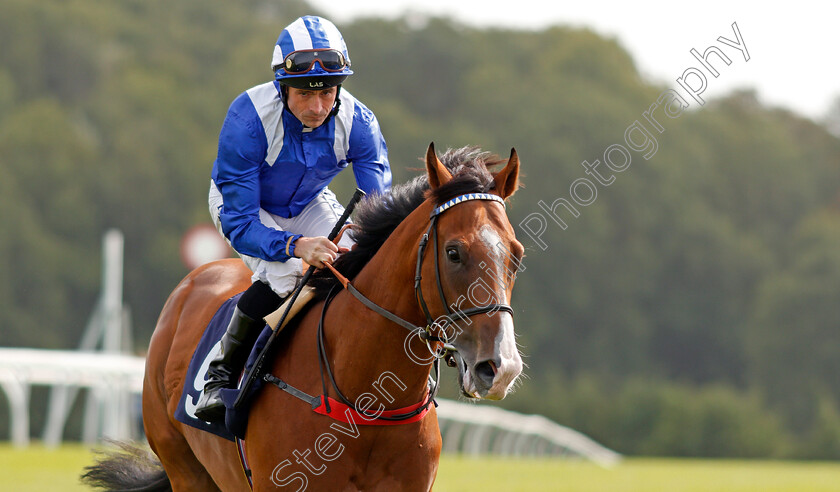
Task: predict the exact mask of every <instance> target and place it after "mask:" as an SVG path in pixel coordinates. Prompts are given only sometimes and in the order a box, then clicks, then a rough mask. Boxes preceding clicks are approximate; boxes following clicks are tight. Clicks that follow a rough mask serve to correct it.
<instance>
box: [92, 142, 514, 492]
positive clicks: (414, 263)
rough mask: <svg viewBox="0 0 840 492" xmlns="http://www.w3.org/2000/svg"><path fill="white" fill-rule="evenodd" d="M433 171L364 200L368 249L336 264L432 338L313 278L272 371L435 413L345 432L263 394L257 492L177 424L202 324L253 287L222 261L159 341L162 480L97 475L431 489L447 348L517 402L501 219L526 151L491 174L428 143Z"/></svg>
mask: <svg viewBox="0 0 840 492" xmlns="http://www.w3.org/2000/svg"><path fill="white" fill-rule="evenodd" d="M425 161H426V176H420V177H417V178H415V179H414V180H412V181H410V182H409V183H407V184H404V185H398V186H395V187H394V189H393V190H392V192H391V193H390V194H386V195H383V196H378V197H377V196H373V197H368V199H366V200H364V201H363V202H362V203H360V204H359V207H358V208H357V211H356V218H355V224H354V229H353V236H354V239H355V240H356V243H357V244H356V247H355V248H354V249H353V250H352V251H351V252H349V253H345V254H344V255H342V256H341V257H340V258H339V259H338V260H337V261H336V263H335V265H334V266H335V268H336V269H337V270H338V271H340V272H341V273H343V274H344V275H346V276H347V277H349V278H350V279H351V280H352V286H353V287H354V288H355V289H356V290H357V292H359V293H363V295H364V297H365V298H367V299H368V300H369V301H370V302H371V303H373V304H374V305H375V306H378V307H380V311H387V312H388V313H390V314H391V315H392V316H394V317H396V318H399V319H401V320H403V321H407V322H408V323H409V324H411V325H415V326H419V327H426V328H425V330H426V331H425V336H424V335H423V333H413V332H407V331H406V330H404V329H402V328H401V327H400V326H398V325H397V324H395V323H394V322H393V321H392V320H391V319H388V318H386V317H385V316H383V315H382V314H381V312H380V311H377V310H375V309H371V308H369V307H368V306H365V305H363V304H362V303H361V302H360V300H359V299H358V298H356V297H355V296H354V295H351V292H350V291H349V290H347V289H344V290H340V291H339V289H335V290H333V288H332V287H331V284H333V285H334V284H336V283H337V282H336V281H335V280H334V278H332V277H329V278H328V276H329V274H328V273H323V274H320V275H319V276H318V278H317V279H316V282H315V283H316V290H317V292H318V293H319V295H318V297H319V300H317V301H316V302H314V303H310V307H309V309H308V310H305V311H304V312H303V313H302V314H301V315H299V316H297V317H296V318H295V319H294V320H293V321H292V323H291V324H289V325H288V326H287V327H286V328H285V329H284V330H283V332H282V333H281V334H279V336H278V340H279V341H280V342H281V343H280V344H279V345H280V346H279V348H278V350H276V351H275V353H274V357H273V359H272V360H271V361H270V362H269V363H268V364H267V365H268V371H267V372H268V373H270V374H271V375H274V376H279V377H282V378H283V379H284V380H285V381H288V382H289V384H293V385H294V386H295V387H296V388H298V389H300V390H302V391H304V392H306V393H308V394H319V392H320V391H322V389H323V390H324V391H325V392H326V393H327V394H328V396H331V397H333V398H338V395H339V393H338V392H337V391H336V390H337V389H338V388H340V391H341V393H342V394H343V395H348V396H349V399H350V400H351V401H353V402H355V403H356V405H357V406H358V407H359V408H363V409H367V410H370V412H373V411H374V410H379V411H388V410H394V409H404V408H407V407H411V408H413V407H414V406H417V404H418V402H423V401H424V399H428V402H427V407H428V413H426V414H425V416H423V417H422V418H420V419H419V420H416V421H413V422H412V423H407V424H406V423H404V424H399V425H362V424H367V423H368V422H361V421H358V420H357V421H355V422H354V421H353V419H351V420H350V422H349V423H348V422H338V421H336V420H333V419H331V418H329V417H326V416H324V415H319V414H317V413H315V412H313V411H312V409H311V408H309V407H308V406H307V405H305V404H304V403H303V402H301V401H300V400H299V399H298V398H295V397H294V396H292V395H290V394H289V393H287V392H284V391H279V390H278V389H277V388H276V387H274V386H271V385H266V386H265V387H263V388H262V389H261V390H260V391H259V392H258V393H257V395H256V397H255V398H254V400H253V403H252V406H251V410H250V414H249V424H248V427H247V431H246V434H245V439H244V442H243V448H244V454H245V455H246V457H247V460H248V464H249V465H250V469H251V480H252V481H253V483H252V484H251V485H249V481H248V479H247V478H246V475H245V473H243V468H242V465H241V463H240V456H239V454H238V453H239V452H238V450H237V447H236V444H235V443H234V442H231V441H229V440H226V439H224V438H221V437H218V436H216V435H213V434H211V433H208V432H204V431H200V430H198V429H195V428H193V427H190V426H187V425H184V424H182V423H181V422H179V421H177V420H175V418H174V417H173V414H174V412H175V409H176V407H177V405H178V400H179V398H180V395H181V392H182V388H183V385H184V383H185V381H184V379H185V373H186V370H187V365H188V363H189V361H190V358H191V355H192V353H193V350H194V349H195V347H196V345H197V343H198V340H199V339H200V337H201V335H202V331H203V330H204V327H206V326H207V324H208V322H209V321H210V319H211V317H213V315H214V313H215V312H216V310H217V309H218V308H219V306H220V305H221V304H222V303H223V302H224V301H225V300H226V299H229V298H230V297H231V296H234V295H235V294H237V293H239V292H242V291H244V290H245V289H246V288H248V286H249V285H250V283H251V280H250V277H251V272H250V271H249V270H248V269H247V268H246V267H245V265H244V263H242V262H241V261H239V260H238V259H236V260H234V259H229V260H222V261H219V262H214V263H211V264H208V265H205V266H202V267H199V268H198V269H196V270H194V271H193V272H191V273H190V274H189V275H187V277H186V278H185V279H184V280H183V281H182V282H181V283H180V284H179V285H178V286H177V287H176V288H175V290H174V291H173V292H172V294H171V295H170V296H169V298H168V300H167V301H166V304H165V306H164V308H163V311H162V312H161V315H160V318H159V320H158V322H157V326H156V328H155V331H154V334H153V335H152V338H151V342H150V346H149V351H148V356H147V360H146V373H145V380H144V386H143V421H144V426H145V430H146V436H147V439H148V441H149V444H150V446H151V449H152V450H153V451H154V453H155V454H156V455H157V458H158V459H159V463H157V462H156V461H154V460H153V463H152V466H153V467H157V469H156V470H152V472H143V471H141V470H139V468H138V465H136V464H135V463H134V462H133V461H132V459H130V458H129V459H126V458H123V459H122V460H121V461H120V460H115V459H114V458H111V460H110V462H108V460H107V459H106V460H103V462H101V463H100V464H99V465H97V466H95V467H90V468H89V470H91V471H90V472H89V473H88V474H89V475H90V474H96V473H97V472H98V474H99V478H100V479H101V478H102V477H103V476H106V475H108V473H109V471H108V469H109V468H110V470H111V471H113V472H115V473H113V474H117V473H122V475H123V477H125V476H127V475H131V473H135V474H136V476H137V478H136V480H134V481H133V482H132V481H131V480H129V481H128V483H127V482H126V480H123V482H122V483H123V485H124V486H126V487H127V488H128V487H129V486H130V487H133V488H131V490H170V487H171V490H174V491H176V492H177V491H188V490H189V491H196V490H202V491H204V490H206V491H214V490H224V491H248V490H250V487H253V490H256V491H263V490H275V489H278V488H286V487H288V489H289V490H307V489H308V490H366V491H371V490H373V491H378V490H381V491H415V490H416V491H428V490H430V489H431V487H432V485H433V483H434V480H435V476H436V474H437V467H438V461H439V458H440V451H441V435H440V429H439V427H438V420H437V416H436V413H435V410H434V405H428V403H429V402H430V401H431V398H429V392H430V390H429V387H430V374H431V368H432V366H433V364H432V362H431V361H432V360H433V359H434V358H435V357H437V356H439V355H440V353H442V351H441V350H440V349H441V348H442V346H443V344H444V342H446V343H447V345H446V346H447V347H448V348H450V349H452V350H457V355H458V360H459V364H458V365H459V367H460V377H459V384H460V386H461V388H460V390H461V393H462V394H463V395H464V396H466V397H468V398H486V399H501V398H504V397H505V395H506V394H507V393H508V391H509V390H510V389H511V387H512V386H513V385H514V382H515V381H516V380H517V378H518V376H519V374H520V373H521V371H522V359H521V356H520V354H519V350H518V349H517V346H516V341H515V334H514V329H513V317H512V310H510V308H509V306H508V304H509V300H510V297H511V294H512V289H513V280H514V277H515V272H516V271H517V269H518V268H519V262H520V261H521V258H522V255H523V247H522V245H521V244H520V243H519V242H518V241H517V240H516V238H515V235H514V231H513V227H512V226H511V224H510V222H509V220H508V218H507V215H506V213H505V207H504V200H505V199H506V198H508V197H509V196H511V195H512V194H513V193H514V191H515V190H516V189H517V187H518V176H519V159H518V157H517V154H516V151H515V150H513V149H511V155H510V158H509V159H508V160H507V162H506V164H505V166H504V168H503V169H501V170H500V171H498V172H495V173H491V172H490V171H489V170H488V166H493V165H500V164H502V163H504V162H505V161H504V160H500V159H498V158H496V157H495V156H490V155H489V153H486V152H481V151H479V150H478V149H476V148H474V147H465V148H463V149H457V150H450V151H448V152H447V153H445V154H444V155H443V156H441V158H438V156H437V154H436V153H435V150H434V146H433V145H430V146H429V149H428V151H427V153H426V159H425ZM430 217H431V219H430ZM430 222H432V223H436V225H435V226H434V228H433V227H432V226H430ZM432 229H433V230H432ZM430 235H431V236H430ZM427 243H428V245H429V248H428V250H429V252H424V251H425V246H426V244H427ZM418 252H419V253H418ZM415 253H416V254H415ZM322 272H323V271H322ZM415 283H416V284H417V285H416V288H415ZM327 291H332V293H331V294H329V295H326V294H325V292H327ZM336 291H338V293H337V294H335V292H336ZM325 297H327V298H325ZM325 305H326V306H327V307H328V308H329V309H325ZM487 306H490V308H488V307H487ZM431 320H434V322H431ZM441 320H443V322H441ZM319 325H320V329H319ZM317 339H320V340H321V342H322V346H323V347H324V354H323V356H322V355H321V354H319V351H318V348H319V343H316V340H317ZM321 357H323V359H321V360H319V359H320V358H321ZM322 361H326V363H327V364H328V367H330V368H331V377H332V378H333V380H334V385H333V386H332V387H327V385H326V384H323V375H322V374H321V372H320V371H319V362H322ZM360 401H361V403H360ZM161 466H162V470H161V469H160V468H161ZM132 467H135V468H137V469H134V470H132ZM103 483H108V480H107V479H105V480H100V486H101V484H103ZM112 483H117V481H116V480H115V481H113V482H112Z"/></svg>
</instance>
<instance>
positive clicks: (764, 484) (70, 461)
mask: <svg viewBox="0 0 840 492" xmlns="http://www.w3.org/2000/svg"><path fill="white" fill-rule="evenodd" d="M93 459H94V457H93V454H92V453H91V451H90V449H89V448H88V447H87V446H83V445H65V446H62V447H61V448H59V449H56V450H49V449H45V448H43V447H42V446H38V445H33V446H31V447H29V448H25V449H16V448H14V447H12V446H10V445H9V444H6V443H3V444H0V491H6V490H8V491H15V492H44V491H62V492H65V491H67V492H72V491H80V490H86V489H84V488H83V487H82V486H81V484H80V483H79V479H78V477H79V474H80V473H81V471H82V469H83V468H84V467H85V466H87V465H89V464H91V463H93ZM434 490H435V492H471V491H476V492H477V491H481V492H488V491H505V492H515V491H527V492H536V491H552V492H553V491H558V492H562V491H569V492H840V463H798V462H784V461H779V462H776V461H734V460H682V459H679V460H678V459H640V458H635V459H626V460H624V461H623V462H622V463H620V464H618V465H616V466H614V467H612V468H601V467H599V466H597V465H594V464H592V463H588V462H582V461H573V460H563V459H522V458H467V457H461V456H452V455H448V456H444V457H443V459H442V460H441V463H440V470H439V472H438V478H437V482H436V484H435V489H434Z"/></svg>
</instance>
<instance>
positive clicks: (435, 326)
mask: <svg viewBox="0 0 840 492" xmlns="http://www.w3.org/2000/svg"><path fill="white" fill-rule="evenodd" d="M471 200H487V201H494V202H498V203H501V204H502V206H503V207H504V206H505V202H504V200H503V199H502V198H501V197H499V196H497V195H493V194H490V193H467V194H464V195H460V196H457V197H455V198H453V199H451V200H449V201H447V202H446V203H444V204H442V205H440V206H439V207H436V208H435V209H434V210H433V211H432V213H431V215H430V217H429V227H428V228H427V229H426V232H425V233H424V234H423V236H422V238H421V239H420V245H419V247H418V248H417V267H416V270H415V276H414V291H415V295H416V297H417V303H418V304H419V306H420V309H421V310H422V311H423V315H424V316H425V317H426V326H417V325H415V324H413V323H411V322H410V321H407V320H405V319H403V318H401V317H399V316H397V315H396V314H394V313H392V312H390V311H388V310H387V309H385V308H383V307H381V306H379V305H378V304H376V303H375V302H373V301H371V300H370V299H369V298H367V297H366V296H365V295H364V294H362V293H361V292H359V290H358V289H356V287H355V286H354V285H353V284H352V283H351V282H350V280H348V279H347V278H346V277H345V276H344V275H342V274H341V273H339V272H338V270H336V269H335V267H333V266H332V265H331V264H329V263H326V264H325V265H326V267H327V268H328V269H329V270H330V271H331V272H332V273H333V275H335V276H336V278H337V279H338V280H339V282H340V283H341V285H342V286H343V287H344V289H346V290H347V291H348V292H350V294H352V295H353V297H355V298H356V299H358V300H359V302H361V303H362V304H363V305H365V306H366V307H367V308H368V309H370V310H372V311H374V312H376V313H377V314H379V315H381V316H383V317H384V318H386V319H388V320H389V321H391V322H393V323H396V324H398V325H400V326H402V327H403V328H405V329H406V330H408V331H409V332H411V333H415V334H417V336H418V337H419V338H420V339H421V340H424V341H425V342H426V344H427V346H429V348H430V353H432V354H433V355H434V357H435V360H434V362H433V363H432V367H433V369H434V372H435V376H434V377H432V376H431V375H430V376H429V379H430V381H429V385H430V388H429V392H428V394H427V396H426V397H425V398H424V401H423V402H422V404H421V405H420V406H418V407H416V408H414V409H413V410H411V411H408V412H405V413H399V414H391V415H388V416H385V415H380V414H374V413H370V412H369V411H368V410H367V409H361V408H359V407H357V406H356V405H355V403H353V402H351V401H350V400H349V399H348V398H347V397H345V396H344V394H343V393H342V392H341V391H340V390H339V389H338V386H337V384H336V382H335V377H334V376H333V372H332V369H331V368H330V364H329V360H328V358H327V354H326V349H325V342H324V317H325V316H326V312H327V308H328V306H329V304H330V303H331V302H332V300H333V298H334V297H335V295H336V294H337V291H336V287H337V286H334V287H333V289H332V290H330V292H329V293H328V294H327V298H326V300H325V301H324V306H323V308H322V310H321V319H320V321H319V322H318V358H319V364H320V366H321V384H322V387H323V392H324V397H323V400H321V399H320V398H321V397H316V398H315V399H314V401H317V402H318V403H321V404H323V405H324V406H325V407H326V412H327V413H329V412H330V405H329V399H328V398H327V397H326V395H327V383H326V379H327V378H325V373H326V376H327V377H328V379H329V380H330V383H331V385H332V388H333V390H334V391H335V393H336V395H337V396H338V399H339V401H341V402H342V403H344V404H345V405H347V406H348V407H350V408H352V409H353V410H354V411H355V412H358V413H359V414H360V415H362V416H364V417H365V418H367V419H369V420H380V421H402V420H408V419H412V418H414V417H417V416H418V415H419V414H421V413H425V412H427V411H428V407H429V405H431V404H432V403H433V402H434V398H435V396H436V395H437V391H438V386H439V381H440V378H439V377H438V375H439V367H440V359H441V358H442V357H445V356H452V357H453V358H454V359H455V363H456V364H457V365H458V367H459V378H460V375H461V374H460V371H462V370H464V363H463V360H462V359H461V357H460V355H458V351H457V349H456V348H455V347H454V346H453V345H452V344H451V343H449V339H448V338H447V337H446V336H445V333H444V329H445V328H446V327H447V326H448V325H449V324H451V323H452V322H454V320H456V319H461V320H465V319H468V318H469V317H470V316H475V315H478V314H485V313H495V312H497V311H504V312H507V313H510V315H511V316H513V308H511V307H510V305H508V304H500V303H490V304H486V305H482V306H476V307H472V308H467V309H462V310H457V311H453V310H451V309H450V307H449V304H448V303H447V301H446V295H445V294H444V292H443V283H442V281H441V275H440V259H439V254H438V252H439V246H438V232H437V220H438V217H440V215H441V214H442V213H443V212H445V211H446V210H449V209H450V208H452V207H454V206H455V205H458V204H460V203H464V202H466V201H471ZM430 238H431V239H432V243H433V244H434V258H435V278H436V282H437V287H438V295H439V297H440V300H441V303H442V304H443V306H444V310H445V311H446V314H445V315H443V316H441V317H439V318H437V320H436V319H435V318H433V317H432V315H431V313H430V312H429V308H428V306H427V304H426V301H425V298H424V296H423V289H422V287H421V282H422V279H423V278H422V274H421V271H422V267H423V259H424V257H425V253H426V249H427V245H428V242H429V239H430ZM441 318H443V319H444V323H443V324H441V323H440V322H439V320H440V319H441ZM435 331H437V332H438V334H437V335H436V334H434V332H435ZM430 342H433V343H442V344H443V345H442V347H437V348H436V349H435V350H434V352H432V350H431V346H430V345H429V343H430ZM264 379H265V380H266V381H267V382H270V383H273V384H275V385H277V386H278V387H280V389H283V390H284V391H287V392H290V393H292V394H294V393H295V392H298V393H300V392H299V391H298V390H296V389H295V388H292V387H290V386H288V385H287V384H286V383H285V382H283V381H280V380H279V379H277V378H275V377H273V376H271V375H268V374H267V375H266V377H264ZM278 383H282V384H278ZM290 390H292V391H290ZM303 395H304V396H306V397H307V398H301V396H299V395H295V396H297V397H298V398H301V399H303V400H304V401H311V400H312V399H313V397H310V396H309V395H305V394H303ZM314 407H315V404H314V403H313V408H314ZM412 407H415V406H412Z"/></svg>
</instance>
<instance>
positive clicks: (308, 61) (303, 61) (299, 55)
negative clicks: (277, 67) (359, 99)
mask: <svg viewBox="0 0 840 492" xmlns="http://www.w3.org/2000/svg"><path fill="white" fill-rule="evenodd" d="M316 61H318V62H320V63H321V68H323V69H324V70H326V71H327V72H340V71H342V70H344V69H345V68H347V67H348V66H349V64H348V63H347V59H346V58H344V53H342V52H340V51H338V50H331V49H325V50H317V49H316V50H300V51H293V52H291V53H289V55H288V56H287V57H286V58H285V59H284V60H283V70H285V71H286V73H287V74H289V75H298V74H302V73H306V72H308V71H310V70H312V67H313V65H315V62H316Z"/></svg>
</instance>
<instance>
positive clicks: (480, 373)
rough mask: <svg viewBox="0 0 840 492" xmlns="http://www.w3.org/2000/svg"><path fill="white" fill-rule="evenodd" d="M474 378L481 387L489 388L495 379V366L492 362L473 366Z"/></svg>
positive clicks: (487, 361)
mask: <svg viewBox="0 0 840 492" xmlns="http://www.w3.org/2000/svg"><path fill="white" fill-rule="evenodd" d="M475 377H476V379H478V380H479V381H480V382H481V383H482V385H483V386H485V387H486V388H490V387H491V386H493V380H494V379H495V378H496V364H495V363H494V362H493V361H492V360H485V361H484V362H480V363H478V364H476V366H475Z"/></svg>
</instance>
